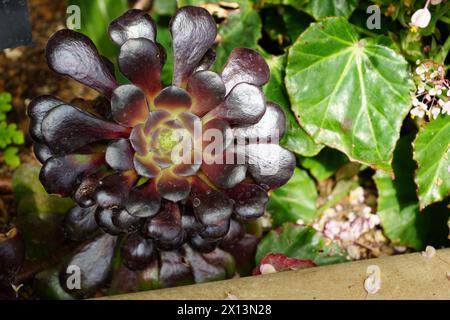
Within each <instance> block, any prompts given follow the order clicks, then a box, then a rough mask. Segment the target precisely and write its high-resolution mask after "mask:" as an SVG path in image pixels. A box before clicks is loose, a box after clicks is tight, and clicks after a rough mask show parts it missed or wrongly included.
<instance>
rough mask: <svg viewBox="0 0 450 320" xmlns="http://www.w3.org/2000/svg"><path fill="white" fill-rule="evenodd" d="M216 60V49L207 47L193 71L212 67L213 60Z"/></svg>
mask: <svg viewBox="0 0 450 320" xmlns="http://www.w3.org/2000/svg"><path fill="white" fill-rule="evenodd" d="M215 61H216V51H215V50H214V49H208V51H206V53H205V55H204V56H203V58H202V60H201V61H200V63H199V65H198V67H197V68H196V69H195V72H199V71H204V70H209V68H211V67H212V65H213V64H214V62H215Z"/></svg>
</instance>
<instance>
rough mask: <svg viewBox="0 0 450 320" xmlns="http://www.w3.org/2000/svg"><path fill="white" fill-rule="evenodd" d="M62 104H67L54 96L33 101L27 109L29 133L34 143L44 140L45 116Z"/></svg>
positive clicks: (41, 97)
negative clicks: (43, 124)
mask: <svg viewBox="0 0 450 320" xmlns="http://www.w3.org/2000/svg"><path fill="white" fill-rule="evenodd" d="M62 104H65V103H64V101H61V100H60V99H58V98H56V97H53V96H40V97H37V98H36V99H33V101H31V103H30V105H29V106H28V109H27V114H28V117H29V118H30V129H29V133H30V136H31V138H32V139H33V140H34V141H36V142H42V141H43V140H44V136H43V135H42V120H44V117H45V115H46V114H47V113H48V112H49V111H50V110H52V109H53V108H56V107H57V106H60V105H62Z"/></svg>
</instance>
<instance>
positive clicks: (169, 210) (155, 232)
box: [144, 201, 183, 242]
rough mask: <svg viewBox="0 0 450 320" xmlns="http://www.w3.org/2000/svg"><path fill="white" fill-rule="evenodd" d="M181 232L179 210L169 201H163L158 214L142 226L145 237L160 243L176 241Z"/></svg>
mask: <svg viewBox="0 0 450 320" xmlns="http://www.w3.org/2000/svg"><path fill="white" fill-rule="evenodd" d="M182 232H183V229H182V227H181V213H180V209H179V207H178V205H177V204H176V203H174V202H170V201H165V202H164V203H163V204H162V206H161V210H160V211H159V213H158V214H157V215H156V216H154V217H152V218H149V219H147V222H146V223H145V226H144V235H145V237H148V238H153V239H158V240H159V241H162V242H171V241H173V240H177V239H178V237H179V236H180V235H181V234H182Z"/></svg>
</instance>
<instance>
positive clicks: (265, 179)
mask: <svg viewBox="0 0 450 320" xmlns="http://www.w3.org/2000/svg"><path fill="white" fill-rule="evenodd" d="M245 150H246V152H245V157H246V161H247V163H248V171H249V172H250V174H251V175H252V177H253V178H254V179H255V181H256V182H257V183H258V184H259V185H260V186H262V187H263V188H264V189H266V190H269V189H276V188H278V187H281V186H282V185H284V184H285V183H286V182H288V180H289V179H290V178H291V177H292V175H293V173H294V169H295V166H296V159H295V156H294V154H293V153H292V152H290V151H288V150H286V149H284V148H283V147H281V146H280V145H278V144H249V145H248V146H246V148H245ZM241 151H242V150H240V152H241Z"/></svg>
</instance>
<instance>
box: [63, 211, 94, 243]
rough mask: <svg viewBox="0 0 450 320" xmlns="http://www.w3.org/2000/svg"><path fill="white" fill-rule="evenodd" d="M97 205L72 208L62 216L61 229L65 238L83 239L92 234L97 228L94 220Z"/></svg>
mask: <svg viewBox="0 0 450 320" xmlns="http://www.w3.org/2000/svg"><path fill="white" fill-rule="evenodd" d="M96 209H97V206H91V207H88V208H82V207H80V206H76V207H74V208H72V209H71V210H70V211H69V212H68V213H67V214H66V215H65V217H64V222H63V229H64V234H65V236H66V238H67V239H70V240H72V241H84V240H87V239H89V238H90V237H92V236H94V235H95V233H96V232H97V230H98V226H97V222H96V221H95V211H96Z"/></svg>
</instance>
